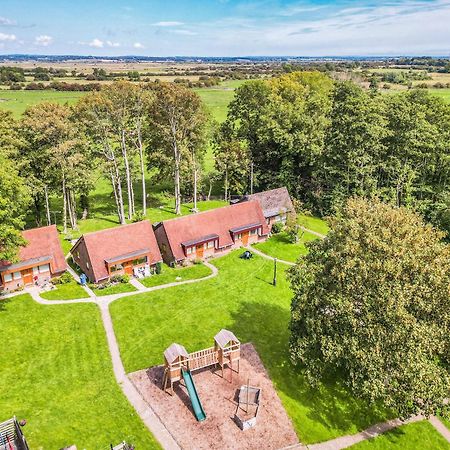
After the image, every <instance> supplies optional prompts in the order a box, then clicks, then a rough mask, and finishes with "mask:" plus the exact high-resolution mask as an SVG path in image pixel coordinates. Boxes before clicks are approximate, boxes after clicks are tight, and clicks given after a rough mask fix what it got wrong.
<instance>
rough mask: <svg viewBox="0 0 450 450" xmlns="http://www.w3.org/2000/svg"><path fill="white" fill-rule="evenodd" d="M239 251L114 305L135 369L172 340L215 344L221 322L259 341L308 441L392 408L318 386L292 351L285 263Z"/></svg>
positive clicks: (194, 346) (330, 385)
mask: <svg viewBox="0 0 450 450" xmlns="http://www.w3.org/2000/svg"><path fill="white" fill-rule="evenodd" d="M240 253H241V251H235V252H232V253H230V254H229V255H227V256H224V257H222V258H218V259H215V260H213V264H215V265H216V266H217V267H218V269H219V275H218V276H217V277H215V278H212V279H210V280H206V281H204V282H199V283H195V284H191V285H184V286H180V287H173V288H170V289H164V290H160V291H155V292H151V293H143V294H137V295H136V296H133V297H130V298H127V299H120V300H117V301H116V302H114V303H112V304H111V306H110V310H111V314H112V317H113V321H114V328H115V332H116V335H117V338H118V341H119V345H120V351H121V355H122V359H123V362H124V365H125V368H126V370H127V371H128V372H132V371H135V370H139V369H143V368H146V367H150V366H154V365H158V364H162V362H163V356H162V355H163V351H164V350H165V348H167V347H168V346H169V345H170V344H171V343H172V342H178V343H180V344H183V345H184V346H185V347H186V348H187V350H188V351H195V350H199V349H202V348H205V347H209V346H210V345H212V340H213V337H214V335H215V334H216V333H217V332H218V331H219V330H220V329H221V328H228V329H230V330H232V331H234V332H235V333H236V335H237V336H238V337H239V339H240V340H241V341H242V342H250V341H251V342H253V343H254V345H255V346H256V348H257V350H258V352H259V354H260V356H261V358H262V360H263V361H264V364H265V366H266V368H267V369H268V371H269V374H270V376H271V379H272V381H273V383H274V385H275V387H276V389H277V391H278V393H279V395H280V398H281V400H282V402H283V404H284V406H285V408H286V410H287V412H288V414H289V416H290V417H291V419H292V422H293V424H294V427H295V429H296V431H297V434H298V436H299V438H300V440H301V441H302V442H303V443H312V442H319V441H325V440H328V439H332V438H334V437H337V436H341V435H344V434H348V433H356V432H357V431H359V430H362V429H364V428H366V427H368V426H370V425H372V424H374V423H378V422H381V421H383V420H385V419H386V418H387V414H386V412H385V411H383V410H381V409H377V408H376V407H373V406H372V407H369V406H368V405H366V404H365V403H364V402H362V401H359V400H357V399H355V398H354V397H352V396H351V395H350V394H349V393H348V391H347V390H346V388H345V387H344V386H343V385H342V384H341V383H339V382H338V381H336V380H330V381H329V382H326V383H323V384H320V385H319V386H318V387H317V388H312V387H311V386H310V385H309V384H308V383H307V381H306V379H305V376H304V374H303V372H302V370H301V369H300V368H295V367H293V366H292V364H291V362H290V358H289V346H288V341H289V329H288V327H289V320H290V300H291V291H290V288H289V286H288V282H287V280H286V277H285V274H284V267H280V268H279V277H278V283H277V286H276V287H274V286H272V284H271V282H272V271H273V263H272V262H271V261H267V260H265V259H263V258H260V257H258V256H255V257H254V258H253V259H251V260H241V259H240V258H239V254H240Z"/></svg>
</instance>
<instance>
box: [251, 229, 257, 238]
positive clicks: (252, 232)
mask: <svg viewBox="0 0 450 450" xmlns="http://www.w3.org/2000/svg"><path fill="white" fill-rule="evenodd" d="M257 232H258V230H257V229H256V228H255V229H254V230H250V235H251V236H254V235H255V234H256V233H257Z"/></svg>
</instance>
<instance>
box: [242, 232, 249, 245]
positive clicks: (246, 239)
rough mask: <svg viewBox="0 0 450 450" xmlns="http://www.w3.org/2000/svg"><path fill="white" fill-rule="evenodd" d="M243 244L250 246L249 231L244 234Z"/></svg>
mask: <svg viewBox="0 0 450 450" xmlns="http://www.w3.org/2000/svg"><path fill="white" fill-rule="evenodd" d="M242 244H243V245H248V231H244V232H243V233H242Z"/></svg>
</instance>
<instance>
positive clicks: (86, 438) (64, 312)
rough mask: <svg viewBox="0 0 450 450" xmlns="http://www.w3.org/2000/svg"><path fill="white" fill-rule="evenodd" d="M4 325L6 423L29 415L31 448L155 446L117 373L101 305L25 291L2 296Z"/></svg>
mask: <svg viewBox="0 0 450 450" xmlns="http://www.w3.org/2000/svg"><path fill="white" fill-rule="evenodd" d="M0 329H1V330H2V333H3V335H4V336H5V345H2V351H1V352H0V366H1V368H2V369H1V371H0V386H2V388H1V391H2V394H1V395H0V421H2V420H6V419H8V418H10V417H12V416H13V415H16V416H17V417H18V418H19V419H22V418H25V419H27V422H28V423H27V425H26V427H25V428H24V433H25V434H26V437H27V441H28V442H29V446H30V448H31V449H45V450H47V449H58V448H62V447H65V446H68V445H71V444H76V445H77V446H78V448H79V449H83V448H86V449H102V448H103V449H106V448H109V445H110V444H111V443H112V444H116V443H119V442H121V441H122V440H126V441H128V442H131V443H134V444H135V445H136V448H137V449H152V448H157V444H156V442H155V440H154V438H153V437H152V436H151V435H150V433H149V432H148V430H147V429H146V428H145V426H144V425H143V423H142V422H141V420H140V418H139V417H138V416H137V414H136V413H135V411H134V409H133V408H132V407H131V405H130V404H129V403H128V401H127V399H126V398H125V396H124V395H123V394H122V392H121V390H120V388H119V386H118V385H117V383H116V381H115V379H114V376H113V372H112V365H111V359H110V355H109V352H108V348H107V343H106V337H105V331H104V329H103V325H102V322H101V318H100V312H99V310H98V307H97V306H95V305H91V304H78V305H73V304H67V305H52V306H43V305H39V304H37V303H35V302H34V301H33V300H31V298H30V297H29V296H28V295H21V296H18V297H14V298H12V299H9V300H1V301H0ZM6 342H7V345H6Z"/></svg>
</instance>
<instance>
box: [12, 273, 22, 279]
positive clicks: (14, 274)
mask: <svg viewBox="0 0 450 450" xmlns="http://www.w3.org/2000/svg"><path fill="white" fill-rule="evenodd" d="M13 278H14V279H15V280H20V279H21V278H22V274H21V273H20V272H14V273H13Z"/></svg>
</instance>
